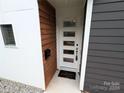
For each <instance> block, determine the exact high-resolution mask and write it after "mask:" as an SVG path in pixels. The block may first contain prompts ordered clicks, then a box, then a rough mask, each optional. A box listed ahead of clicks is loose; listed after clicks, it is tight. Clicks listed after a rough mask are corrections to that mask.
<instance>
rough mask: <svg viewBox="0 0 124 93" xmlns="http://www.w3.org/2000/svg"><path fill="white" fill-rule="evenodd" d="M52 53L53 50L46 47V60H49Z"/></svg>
mask: <svg viewBox="0 0 124 93" xmlns="http://www.w3.org/2000/svg"><path fill="white" fill-rule="evenodd" d="M50 55H51V50H50V49H46V50H45V60H47V59H48V58H49V57H50Z"/></svg>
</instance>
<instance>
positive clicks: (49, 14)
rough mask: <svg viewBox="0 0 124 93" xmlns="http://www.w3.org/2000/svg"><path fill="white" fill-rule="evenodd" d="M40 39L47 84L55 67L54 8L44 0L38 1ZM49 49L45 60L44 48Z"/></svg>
mask: <svg viewBox="0 0 124 93" xmlns="http://www.w3.org/2000/svg"><path fill="white" fill-rule="evenodd" d="M39 13H40V15H39V17H40V25H41V37H42V38H41V41H42V48H43V49H42V50H43V51H42V52H43V63H44V74H45V84H46V87H47V86H48V84H49V82H50V80H51V79H52V77H53V75H54V73H55V71H56V69H57V63H56V14H55V8H54V7H53V6H52V5H51V4H50V3H49V2H47V1H46V0H41V1H40V2H39ZM46 49H50V50H51V56H50V57H49V58H48V59H47V60H45V54H44V53H45V52H44V51H45V50H46Z"/></svg>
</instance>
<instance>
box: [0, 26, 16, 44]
mask: <svg viewBox="0 0 124 93" xmlns="http://www.w3.org/2000/svg"><path fill="white" fill-rule="evenodd" d="M0 28H1V32H2V36H3V40H4V44H5V45H14V46H15V45H16V43H15V38H14V33H13V28H12V25H11V24H5V25H0Z"/></svg>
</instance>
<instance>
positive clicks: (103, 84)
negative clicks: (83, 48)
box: [84, 0, 124, 93]
mask: <svg viewBox="0 0 124 93" xmlns="http://www.w3.org/2000/svg"><path fill="white" fill-rule="evenodd" d="M84 90H86V91H89V92H90V93H124V0H94V5H93V13H92V22H91V32H90V41H89V49H88V57H87V67H86V77H85V87H84Z"/></svg>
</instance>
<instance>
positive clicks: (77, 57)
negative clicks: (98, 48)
mask: <svg viewBox="0 0 124 93" xmlns="http://www.w3.org/2000/svg"><path fill="white" fill-rule="evenodd" d="M75 59H76V61H77V60H78V48H76V58H75Z"/></svg>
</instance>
